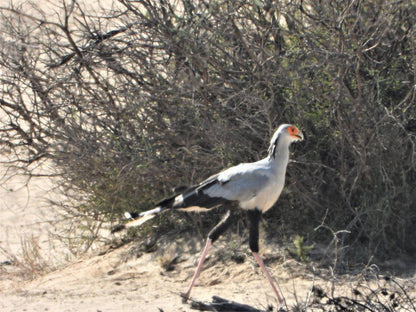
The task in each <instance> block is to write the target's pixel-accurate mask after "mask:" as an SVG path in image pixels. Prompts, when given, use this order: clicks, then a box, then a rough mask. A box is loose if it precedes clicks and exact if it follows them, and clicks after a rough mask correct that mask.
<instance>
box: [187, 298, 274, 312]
mask: <svg viewBox="0 0 416 312" xmlns="http://www.w3.org/2000/svg"><path fill="white" fill-rule="evenodd" d="M190 300H191V303H190V305H191V309H194V310H199V311H214V312H221V311H227V312H230V311H236V312H272V311H273V307H271V306H269V307H268V308H267V310H259V309H257V308H253V307H251V306H249V305H247V304H242V303H238V302H234V301H230V300H227V299H223V298H221V297H218V296H213V297H212V302H202V301H197V300H194V299H190Z"/></svg>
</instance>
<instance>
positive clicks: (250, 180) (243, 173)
mask: <svg viewBox="0 0 416 312" xmlns="http://www.w3.org/2000/svg"><path fill="white" fill-rule="evenodd" d="M270 178H271V177H270V174H269V172H268V170H266V169H265V168H264V167H262V166H259V165H256V164H253V163H249V164H240V165H238V166H235V167H231V168H229V169H227V170H225V171H223V172H221V173H219V174H218V175H216V176H213V177H211V179H207V180H206V182H208V183H204V184H201V185H203V187H202V188H201V189H200V191H202V192H203V193H204V194H206V195H208V196H210V197H221V198H224V199H226V200H230V201H239V202H244V201H247V200H250V199H251V198H253V197H255V196H257V194H258V193H259V192H260V191H261V190H262V189H264V188H265V187H266V185H267V184H268V183H269V182H270ZM204 182H205V181H204Z"/></svg>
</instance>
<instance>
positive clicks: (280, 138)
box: [269, 124, 304, 157]
mask: <svg viewBox="0 0 416 312" xmlns="http://www.w3.org/2000/svg"><path fill="white" fill-rule="evenodd" d="M303 140H304V136H303V133H302V131H300V130H299V129H298V128H297V127H296V126H294V125H290V124H283V125H280V127H279V128H278V129H277V130H276V132H275V133H274V135H273V137H272V139H271V140H270V147H269V155H270V156H273V157H274V153H275V150H276V147H277V145H278V144H279V142H282V143H283V144H285V145H287V146H289V145H290V144H291V143H292V142H298V141H303Z"/></svg>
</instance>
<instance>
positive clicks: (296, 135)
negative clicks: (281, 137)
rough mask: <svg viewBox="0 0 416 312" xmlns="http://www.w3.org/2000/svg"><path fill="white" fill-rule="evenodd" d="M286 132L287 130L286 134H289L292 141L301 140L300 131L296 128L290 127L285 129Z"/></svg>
mask: <svg viewBox="0 0 416 312" xmlns="http://www.w3.org/2000/svg"><path fill="white" fill-rule="evenodd" d="M286 130H287V132H289V134H290V136H291V137H292V138H293V139H296V140H301V138H302V135H301V134H300V131H299V129H298V128H296V127H295V126H290V127H287V129H286Z"/></svg>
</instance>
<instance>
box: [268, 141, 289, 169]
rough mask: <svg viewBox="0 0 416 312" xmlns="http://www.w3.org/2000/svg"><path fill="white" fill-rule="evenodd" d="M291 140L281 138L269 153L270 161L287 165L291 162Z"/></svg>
mask: <svg viewBox="0 0 416 312" xmlns="http://www.w3.org/2000/svg"><path fill="white" fill-rule="evenodd" d="M290 143H291V142H289V141H286V140H279V141H278V142H277V146H276V148H275V149H274V151H273V153H271V154H269V156H268V158H269V161H270V162H275V163H277V164H280V165H283V164H285V165H287V163H288V162H289V146H290Z"/></svg>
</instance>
